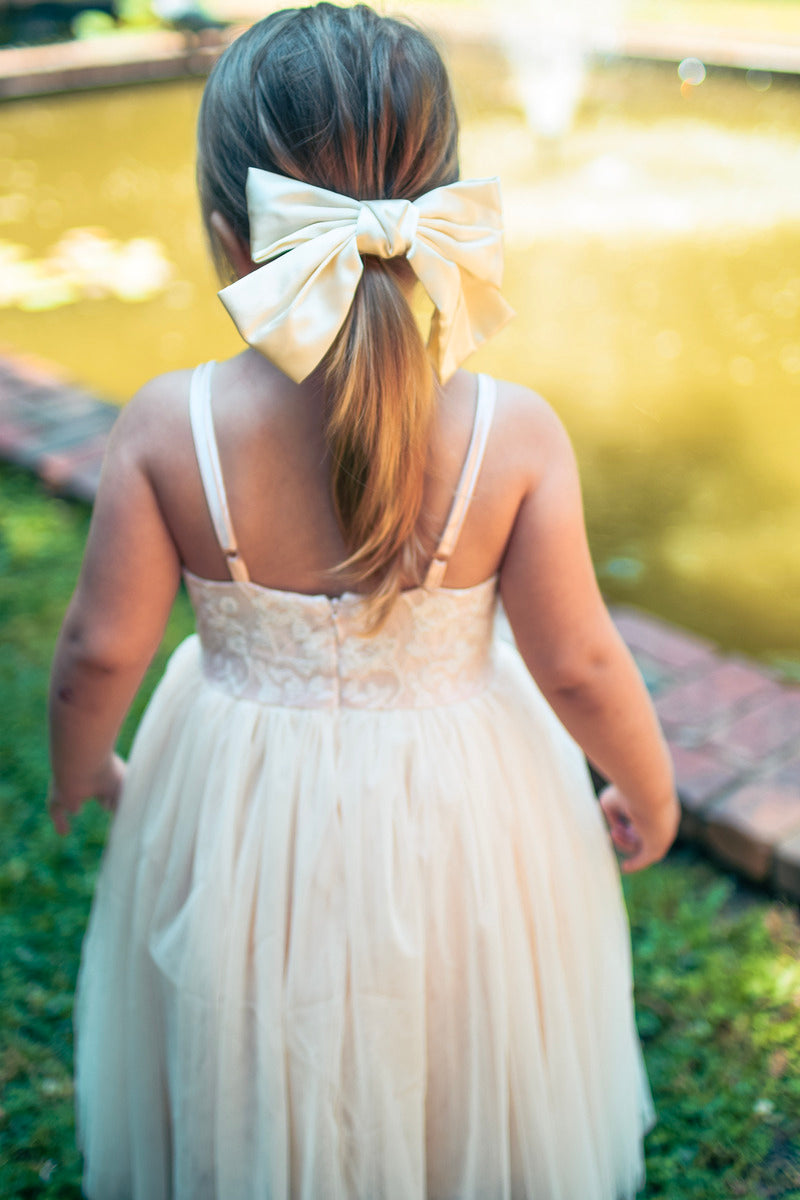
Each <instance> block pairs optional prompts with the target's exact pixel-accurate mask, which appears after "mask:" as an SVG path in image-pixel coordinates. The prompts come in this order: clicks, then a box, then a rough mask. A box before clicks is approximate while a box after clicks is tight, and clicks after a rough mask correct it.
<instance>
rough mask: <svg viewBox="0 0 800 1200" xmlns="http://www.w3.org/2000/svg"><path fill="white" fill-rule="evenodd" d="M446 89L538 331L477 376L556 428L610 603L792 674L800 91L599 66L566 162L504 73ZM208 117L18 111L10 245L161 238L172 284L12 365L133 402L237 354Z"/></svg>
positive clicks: (0, 208)
mask: <svg viewBox="0 0 800 1200" xmlns="http://www.w3.org/2000/svg"><path fill="white" fill-rule="evenodd" d="M453 65H454V70H455V76H456V83H457V88H458V91H459V98H460V102H461V107H462V112H463V114H464V116H465V121H464V126H465V129H464V139H463V154H462V160H463V170H464V174H465V175H486V174H489V173H494V172H496V173H498V174H499V175H500V176H501V179H502V182H503V188H504V196H505V200H506V206H507V215H508V228H509V232H508V245H507V269H506V288H505V291H506V293H507V295H508V297H509V299H510V301H511V302H512V304H513V305H514V306H515V308H516V309H517V311H518V313H519V317H518V319H517V321H515V322H513V323H512V324H511V325H510V326H509V327H508V329H507V330H506V331H504V332H503V334H502V335H501V336H500V337H499V338H498V339H497V340H496V342H495V343H494V345H492V346H491V347H487V348H486V349H485V350H483V351H482V352H481V353H480V354H479V355H477V356H476V358H475V364H474V365H475V366H476V367H478V368H486V369H489V370H493V371H495V372H496V373H498V374H500V375H506V376H511V377H513V378H518V379H522V380H524V381H525V382H526V383H528V384H530V385H531V386H532V387H535V388H537V389H538V390H540V391H542V392H543V393H544V394H545V395H547V396H548V397H549V398H550V399H551V400H552V402H553V403H554V404H555V406H556V408H557V409H558V411H559V412H560V413H561V414H562V416H563V418H564V420H565V421H566V423H567V425H568V427H569V429H570V431H571V433H572V436H573V439H574V441H575V444H576V447H577V450H578V454H579V458H580V460H581V465H582V469H583V476H584V489H585V498H586V509H587V518H588V523H589V527H590V535H591V539H592V547H593V552H594V555H595V561H596V563H597V567H598V571H599V573H600V576H601V580H602V582H603V586H604V588H605V590H606V592H607V594H608V595H609V596H611V597H612V598H614V599H616V600H630V601H631V602H633V603H639V604H641V605H643V606H645V607H647V608H649V609H650V610H652V611H654V612H658V613H662V614H663V615H665V616H667V617H671V618H673V619H675V620H677V621H680V622H682V623H683V624H685V625H687V626H689V627H691V628H695V629H697V630H699V631H701V632H705V633H708V634H709V635H711V636H712V637H714V638H716V639H717V640H718V641H721V642H722V643H724V644H726V645H727V646H729V647H733V648H738V649H741V650H745V651H750V652H754V653H758V654H760V655H762V656H763V657H765V658H766V659H768V660H779V659H781V660H786V661H789V660H792V661H794V662H795V663H797V661H798V660H799V659H800V554H799V553H798V533H799V532H800V472H798V470H797V456H798V448H799V447H800V327H798V314H800V152H799V151H798V142H797V134H796V130H797V128H798V123H800V88H797V87H795V86H794V85H793V84H792V83H791V82H787V81H781V80H778V79H777V78H776V79H775V80H769V79H765V78H762V77H761V76H763V75H764V73H763V72H762V73H756V74H758V75H759V77H758V78H755V74H754V76H753V78H752V79H747V78H745V76H743V75H733V74H722V73H713V72H712V73H710V74H709V75H708V76H707V77H706V78H705V79H704V80H700V79H699V74H698V73H697V71H696V70H695V72H694V75H692V73H691V71H690V70H689V69H688V68H685V69H684V71H683V72H682V74H683V79H682V78H681V77H680V76H679V75H678V74H677V72H676V71H675V69H674V68H668V67H655V66H654V67H641V66H639V67H632V66H628V67H625V66H622V65H615V66H611V65H609V66H606V67H602V66H601V67H596V68H594V69H593V71H592V73H591V74H590V76H589V78H588V80H587V81H586V87H585V92H584V96H583V100H582V102H581V105H580V107H579V109H578V113H577V119H576V122H575V125H574V128H573V130H572V132H571V133H569V134H567V135H565V136H564V137H563V138H561V139H558V140H553V139H552V138H545V137H541V136H539V135H537V134H536V133H535V132H534V131H533V128H532V126H531V124H530V123H529V121H528V120H526V117H525V114H524V112H523V108H522V105H521V102H520V94H519V89H518V87H517V86H516V84H515V82H514V78H513V74H512V73H511V72H510V71H509V69H508V66H507V64H506V62H505V61H504V59H503V56H502V53H501V51H500V50H499V49H498V50H496V51H495V52H494V55H492V54H491V53H489V52H488V51H487V50H486V48H485V47H481V48H478V49H476V50H475V51H469V50H466V49H462V50H460V51H458V53H457V55H456V59H455V62H454V64H453ZM692 79H694V80H699V82H695V83H693V82H692ZM199 94H200V86H199V85H198V84H197V83H193V82H184V83H179V84H170V85H160V86H157V87H146V88H136V89H129V90H126V91H119V92H109V93H104V94H102V95H80V96H72V97H59V98H57V99H49V100H44V101H31V102H25V103H20V104H13V105H6V106H5V107H3V108H0V180H2V185H0V239H2V240H3V241H5V242H7V243H13V244H16V245H22V246H24V247H25V248H26V257H27V259H28V260H37V261H39V262H40V263H41V261H42V260H43V259H45V258H46V257H47V256H48V255H49V254H52V248H53V246H54V244H59V243H62V239H63V238H64V236H65V235H69V231H70V230H76V229H85V228H90V227H97V226H100V227H101V228H102V229H103V230H104V231H105V234H104V236H105V238H106V240H107V241H108V240H109V239H110V241H111V242H112V243H114V244H116V248H117V251H118V252H122V251H123V250H124V248H125V246H126V245H128V246H129V245H130V243H131V242H132V241H133V240H134V239H142V238H144V239H151V241H150V243H149V244H150V247H151V251H152V252H153V253H154V254H155V253H156V251H155V249H154V247H156V246H159V247H161V248H162V252H163V257H164V258H165V259H166V260H168V262H169V270H170V275H169V278H167V275H166V271H165V273H164V276H163V278H162V279H161V282H160V284H159V286H160V287H161V288H162V289H163V290H161V291H160V292H159V293H158V294H157V295H155V297H154V298H152V299H149V300H145V301H142V302H139V303H136V304H131V303H128V302H126V301H124V300H122V299H118V298H115V297H114V296H113V295H112V294H109V290H108V289H107V290H106V293H105V294H104V295H102V298H100V297H101V293H102V288H101V289H100V290H99V291H98V290H97V289H96V290H95V291H94V292H92V291H91V288H90V289H89V291H90V293H91V295H93V296H94V297H95V298H93V299H86V300H80V301H79V302H76V303H72V304H70V305H69V306H67V307H61V308H59V309H57V310H56V311H52V312H51V311H38V312H23V311H20V310H19V309H6V310H4V311H3V313H2V338H3V340H4V341H7V342H8V343H10V344H11V345H16V346H18V347H21V348H24V349H28V350H32V351H35V352H38V353H40V354H42V355H44V356H45V357H50V358H52V359H55V360H57V361H59V362H61V363H63V364H64V365H65V366H67V367H68V368H69V369H70V370H71V371H72V372H73V373H74V374H75V375H76V376H77V377H78V378H80V379H82V380H84V381H85V382H86V383H87V384H90V385H91V386H93V387H95V388H96V389H97V390H98V391H100V392H101V393H103V394H105V395H110V396H112V397H116V398H119V399H120V400H122V399H124V398H125V397H126V396H127V395H128V394H129V393H130V392H131V391H132V390H133V389H135V388H136V387H137V386H138V385H139V384H140V383H142V382H143V381H144V380H145V379H146V378H147V377H149V376H150V375H151V374H154V373H156V372H158V371H162V370H167V369H170V368H173V367H176V366H186V365H191V364H193V363H194V362H196V361H197V360H198V359H201V358H204V357H209V356H215V357H224V356H225V355H227V354H230V353H234V352H235V351H236V349H237V348H238V346H239V343H238V340H237V337H236V334H235V332H234V330H233V328H232V326H231V325H230V322H229V320H228V318H227V316H226V314H225V313H224V311H223V310H222V307H221V305H220V304H219V302H218V301H217V300H216V297H215V295H214V291H215V281H214V279H213V275H212V272H211V269H210V267H209V266H208V264H207V261H206V253H205V247H204V244H203V235H202V232H201V228H200V224H199V220H198V216H197V212H196V206H195V201H194V195H193V166H192V143H193V124H194V117H195V113H196V108H197V103H198V100H199ZM72 236H73V237H74V235H72ZM62 244H63V243H62ZM67 245H69V238H68V241H67ZM140 249H141V247H140ZM156 256H157V255H156ZM78 258H79V260H80V258H81V256H80V255H78ZM162 261H163V260H162ZM152 265H153V263H152V261H151V266H152ZM133 291H134V292H135V288H134V289H133ZM130 298H135V296H134V295H133V294H131V297H130Z"/></svg>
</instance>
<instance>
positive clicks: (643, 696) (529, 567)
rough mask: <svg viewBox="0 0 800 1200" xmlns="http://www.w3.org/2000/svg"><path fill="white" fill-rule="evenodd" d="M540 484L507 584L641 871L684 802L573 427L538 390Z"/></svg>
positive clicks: (527, 509) (510, 558)
mask: <svg viewBox="0 0 800 1200" xmlns="http://www.w3.org/2000/svg"><path fill="white" fill-rule="evenodd" d="M531 433H532V436H533V444H534V446H535V452H534V458H535V464H534V465H533V467H532V469H531V473H530V483H529V487H528V489H527V491H526V493H525V495H524V498H523V500H522V503H521V505H520V507H519V510H518V513H517V517H516V520H515V523H514V528H513V530H512V534H511V538H510V540H509V543H508V547H507V550H506V553H505V556H504V560H503V565H502V569H501V576H500V588H501V594H502V599H503V605H504V607H505V610H506V613H507V615H508V619H509V621H510V622H511V627H512V629H513V631H514V636H515V638H516V640H517V645H518V646H519V649H520V652H521V654H522V657H523V659H524V660H525V663H526V664H527V666H528V669H529V670H530V672H531V674H532V675H533V677H534V679H535V680H536V682H537V684H538V686H539V687H540V689H541V691H542V692H543V694H544V696H545V698H546V699H547V701H548V702H549V704H550V705H551V707H552V708H553V710H554V711H555V713H556V715H557V716H558V717H559V719H560V720H561V722H562V724H563V725H564V726H565V728H566V729H567V730H568V732H569V733H570V734H571V735H572V736H573V737H574V739H575V741H576V742H577V743H578V744H579V745H580V747H581V748H582V750H583V751H584V753H585V754H586V756H587V757H588V758H589V759H590V760H591V762H592V763H594V765H595V766H596V767H597V769H598V770H599V771H600V772H601V774H603V775H604V776H605V777H606V778H607V779H609V780H610V781H611V784H612V786H611V787H610V788H608V789H607V790H606V792H605V793H603V794H602V795H601V804H602V806H603V809H604V812H605V815H606V818H607V820H608V823H609V828H610V832H611V836H612V839H613V840H614V843H615V845H616V846H617V848H618V849H619V850H620V851H621V852H622V853H623V854H624V855H625V856H626V857H625V859H624V862H623V870H625V871H637V870H641V868H642V867H646V866H648V865H649V864H650V863H652V862H656V861H657V860H658V859H660V858H662V857H663V856H664V854H666V852H667V850H668V849H669V847H670V845H671V844H672V842H673V840H674V838H675V834H676V832H677V828H678V821H679V817H680V808H679V805H678V801H677V798H676V795H675V782H674V776H673V771H672V764H671V761H670V757H669V752H668V750H667V746H666V743H665V741H664V737H663V734H662V733H661V729H660V727H659V724H658V720H657V718H656V715H655V711H654V709H653V705H652V703H651V701H650V697H649V696H648V693H647V689H646V688H645V685H644V682H643V680H642V678H641V675H640V674H639V671H638V669H637V667H636V664H635V663H634V661H633V659H632V657H631V655H630V653H629V651H628V649H627V647H626V646H625V644H624V642H623V641H622V638H621V637H620V635H619V633H618V632H617V630H616V628H615V626H614V623H613V621H612V620H611V617H610V615H609V613H608V610H607V609H606V607H605V604H604V603H603V600H602V597H601V595H600V591H599V588H598V586H597V581H596V579H595V575H594V569H593V567H592V561H591V557H590V554H589V548H588V545H587V541H586V531H585V526H584V520H583V508H582V503H581V492H580V482H579V479H578V471H577V466H576V463H575V457H574V454H573V451H572V447H571V445H570V442H569V438H568V437H567V434H566V432H565V430H564V428H563V426H562V425H561V423H560V422H559V421H558V419H557V418H556V416H555V414H554V413H553V412H552V410H550V409H549V408H548V407H547V406H546V405H544V402H542V401H539V400H538V399H537V404H536V409H535V418H534V420H533V422H532V429H531Z"/></svg>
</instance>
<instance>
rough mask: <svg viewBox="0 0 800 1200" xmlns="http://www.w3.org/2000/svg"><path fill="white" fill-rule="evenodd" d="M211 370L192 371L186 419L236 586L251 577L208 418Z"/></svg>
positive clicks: (209, 365)
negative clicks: (189, 425) (234, 521)
mask: <svg viewBox="0 0 800 1200" xmlns="http://www.w3.org/2000/svg"><path fill="white" fill-rule="evenodd" d="M214 366H215V364H214V363H213V362H208V363H202V364H201V365H200V366H199V367H196V368H195V370H194V372H193V374H192V382H191V386H190V389H189V419H190V421H191V424H192V437H193V438H194V449H195V454H196V455H197V465H198V467H199V468H200V478H201V479H202V481H203V491H204V492H205V496H206V504H207V505H208V511H209V513H210V515H211V520H212V523H213V525H214V532H215V533H216V535H217V541H218V542H219V547H220V550H221V551H222V553H223V554H224V555H225V561H226V563H227V564H228V570H229V571H230V574H231V578H232V579H235V580H237V582H239V583H247V581H248V580H249V579H250V575H249V573H248V570H247V567H246V566H245V564H244V560H243V559H242V558H241V556H240V555H239V547H238V546H237V544H236V537H235V535H234V532H233V525H232V524H231V514H230V511H229V509H228V498H227V496H226V495H225V484H224V483H223V480H222V466H221V464H220V461H219V450H218V449H217V439H216V436H215V434H214V422H213V419H212V416H211V374H212V372H213V370H214Z"/></svg>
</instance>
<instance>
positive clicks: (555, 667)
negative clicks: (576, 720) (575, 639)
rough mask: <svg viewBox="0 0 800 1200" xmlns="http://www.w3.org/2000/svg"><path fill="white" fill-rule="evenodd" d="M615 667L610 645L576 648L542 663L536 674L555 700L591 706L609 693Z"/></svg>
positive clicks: (544, 690)
mask: <svg viewBox="0 0 800 1200" xmlns="http://www.w3.org/2000/svg"><path fill="white" fill-rule="evenodd" d="M613 666H614V655H613V653H612V651H611V649H610V647H607V646H602V645H598V646H593V647H591V648H589V647H583V648H581V649H578V648H577V647H576V648H574V650H568V651H567V652H566V653H562V654H559V655H558V656H555V657H553V658H551V659H549V660H548V661H547V662H546V663H543V664H539V666H538V669H536V670H535V671H534V677H535V679H536V682H537V684H538V685H539V687H540V688H541V690H542V692H543V693H544V695H545V696H546V697H547V699H548V700H550V701H551V703H552V702H556V703H557V704H558V703H561V704H569V705H579V706H581V707H590V706H592V705H593V704H596V703H597V702H598V701H599V700H600V698H601V697H602V696H603V694H604V693H605V691H606V689H607V687H608V681H609V679H610V677H611V675H612V673H613Z"/></svg>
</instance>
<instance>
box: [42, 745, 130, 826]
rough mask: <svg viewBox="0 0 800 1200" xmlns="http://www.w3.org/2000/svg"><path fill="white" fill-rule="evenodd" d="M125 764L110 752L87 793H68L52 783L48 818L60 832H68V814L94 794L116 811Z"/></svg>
mask: <svg viewBox="0 0 800 1200" xmlns="http://www.w3.org/2000/svg"><path fill="white" fill-rule="evenodd" d="M125 770H126V766H125V763H124V761H123V760H122V759H121V758H120V756H119V755H118V754H110V755H109V757H108V759H107V761H106V762H105V763H104V764H103V766H102V767H101V769H100V770H99V771H98V773H97V776H96V778H95V782H94V786H93V787H92V789H91V791H90V792H89V793H88V795H85V796H80V795H70V794H69V793H68V792H66V791H64V789H62V788H60V787H58V785H57V784H55V783H54V784H52V785H51V788H50V794H49V796H48V799H47V806H48V808H49V810H50V819H51V821H52V822H53V825H54V826H55V829H56V832H57V833H60V834H65V833H69V820H70V816H72V815H74V814H75V813H77V812H78V811H79V810H80V808H81V806H82V805H83V804H84V803H85V801H86V800H88V799H90V797H92V796H94V798H95V799H96V800H97V801H98V803H100V804H101V805H102V806H103V808H105V809H107V810H108V811H109V812H116V811H117V805H118V804H119V797H120V793H121V792H122V785H123V783H124V781H125Z"/></svg>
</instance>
